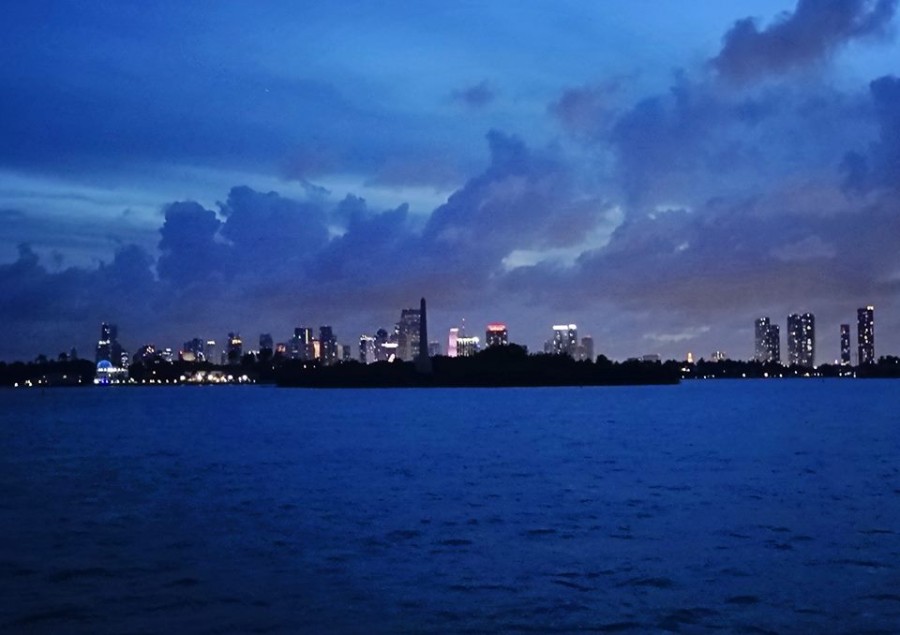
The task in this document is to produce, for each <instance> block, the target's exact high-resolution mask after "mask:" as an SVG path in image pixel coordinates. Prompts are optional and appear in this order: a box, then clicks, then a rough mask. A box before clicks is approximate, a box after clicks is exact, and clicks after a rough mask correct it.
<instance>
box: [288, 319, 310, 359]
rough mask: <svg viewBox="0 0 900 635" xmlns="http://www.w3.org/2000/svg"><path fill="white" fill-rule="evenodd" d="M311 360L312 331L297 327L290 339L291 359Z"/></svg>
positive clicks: (307, 328) (305, 327) (304, 327)
mask: <svg viewBox="0 0 900 635" xmlns="http://www.w3.org/2000/svg"><path fill="white" fill-rule="evenodd" d="M313 358H314V351H313V330H312V329H311V328H309V327H307V326H298V327H297V328H295V329H294V336H293V337H292V338H291V359H313Z"/></svg>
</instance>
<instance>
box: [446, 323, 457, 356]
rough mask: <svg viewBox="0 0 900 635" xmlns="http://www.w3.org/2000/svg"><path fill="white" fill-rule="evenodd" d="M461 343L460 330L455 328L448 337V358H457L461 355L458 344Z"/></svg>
mask: <svg viewBox="0 0 900 635" xmlns="http://www.w3.org/2000/svg"><path fill="white" fill-rule="evenodd" d="M458 341H459V329H458V328H456V327H453V328H452V329H450V335H449V336H448V337H447V357H456V356H457V354H458V353H459V350H458V349H457V342H458Z"/></svg>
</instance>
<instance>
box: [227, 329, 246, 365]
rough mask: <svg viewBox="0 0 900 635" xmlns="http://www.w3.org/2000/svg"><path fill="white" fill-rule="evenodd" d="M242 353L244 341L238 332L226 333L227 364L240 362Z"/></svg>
mask: <svg viewBox="0 0 900 635" xmlns="http://www.w3.org/2000/svg"><path fill="white" fill-rule="evenodd" d="M243 354H244V343H243V342H242V341H241V336H240V334H239V333H229V334H228V348H227V358H228V363H229V364H240V363H241V357H242V356H243Z"/></svg>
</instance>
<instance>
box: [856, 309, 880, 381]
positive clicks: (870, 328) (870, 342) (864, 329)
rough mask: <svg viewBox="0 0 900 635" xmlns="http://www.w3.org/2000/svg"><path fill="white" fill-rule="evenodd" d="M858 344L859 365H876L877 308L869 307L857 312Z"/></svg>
mask: <svg viewBox="0 0 900 635" xmlns="http://www.w3.org/2000/svg"><path fill="white" fill-rule="evenodd" d="M856 343H857V346H858V348H859V351H858V355H859V357H858V358H857V363H858V364H859V365H860V366H862V365H863V364H874V363H875V307H874V306H867V307H865V308H861V309H857V311H856Z"/></svg>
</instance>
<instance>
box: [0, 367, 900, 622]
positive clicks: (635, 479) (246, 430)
mask: <svg viewBox="0 0 900 635" xmlns="http://www.w3.org/2000/svg"><path fill="white" fill-rule="evenodd" d="M898 556H900V382H891V381H885V382H879V381H854V380H823V381H820V380H794V381H790V380H783V381H744V382H726V381H718V382H703V383H688V384H683V385H681V386H670V387H629V388H589V389H588V388H585V389H579V388H552V389H505V390H428V391H417V390H405V391H404V390H397V391H355V390H344V391H301V390H293V391H292V390H278V389H275V388H265V387H224V388H222V387H208V388H172V389H167V388H150V389H140V388H120V389H58V390H47V391H44V392H40V391H38V390H30V391H26V390H6V391H0V632H10V633H19V632H21V633H270V632H272V633H296V632H301V633H302V632H310V633H342V632H347V633H370V632H375V633H397V632H399V633H418V632H446V633H466V632H511V633H516V632H562V633H568V632H601V633H603V632H624V633H632V632H633V633H643V632H659V631H677V632H685V633H708V632H712V631H723V632H737V633H740V632H745V633H764V632H808V633H812V632H828V633H839V632H847V633H865V632H872V633H874V632H885V633H888V632H891V633H893V632H897V631H898V630H900V557H898Z"/></svg>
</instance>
